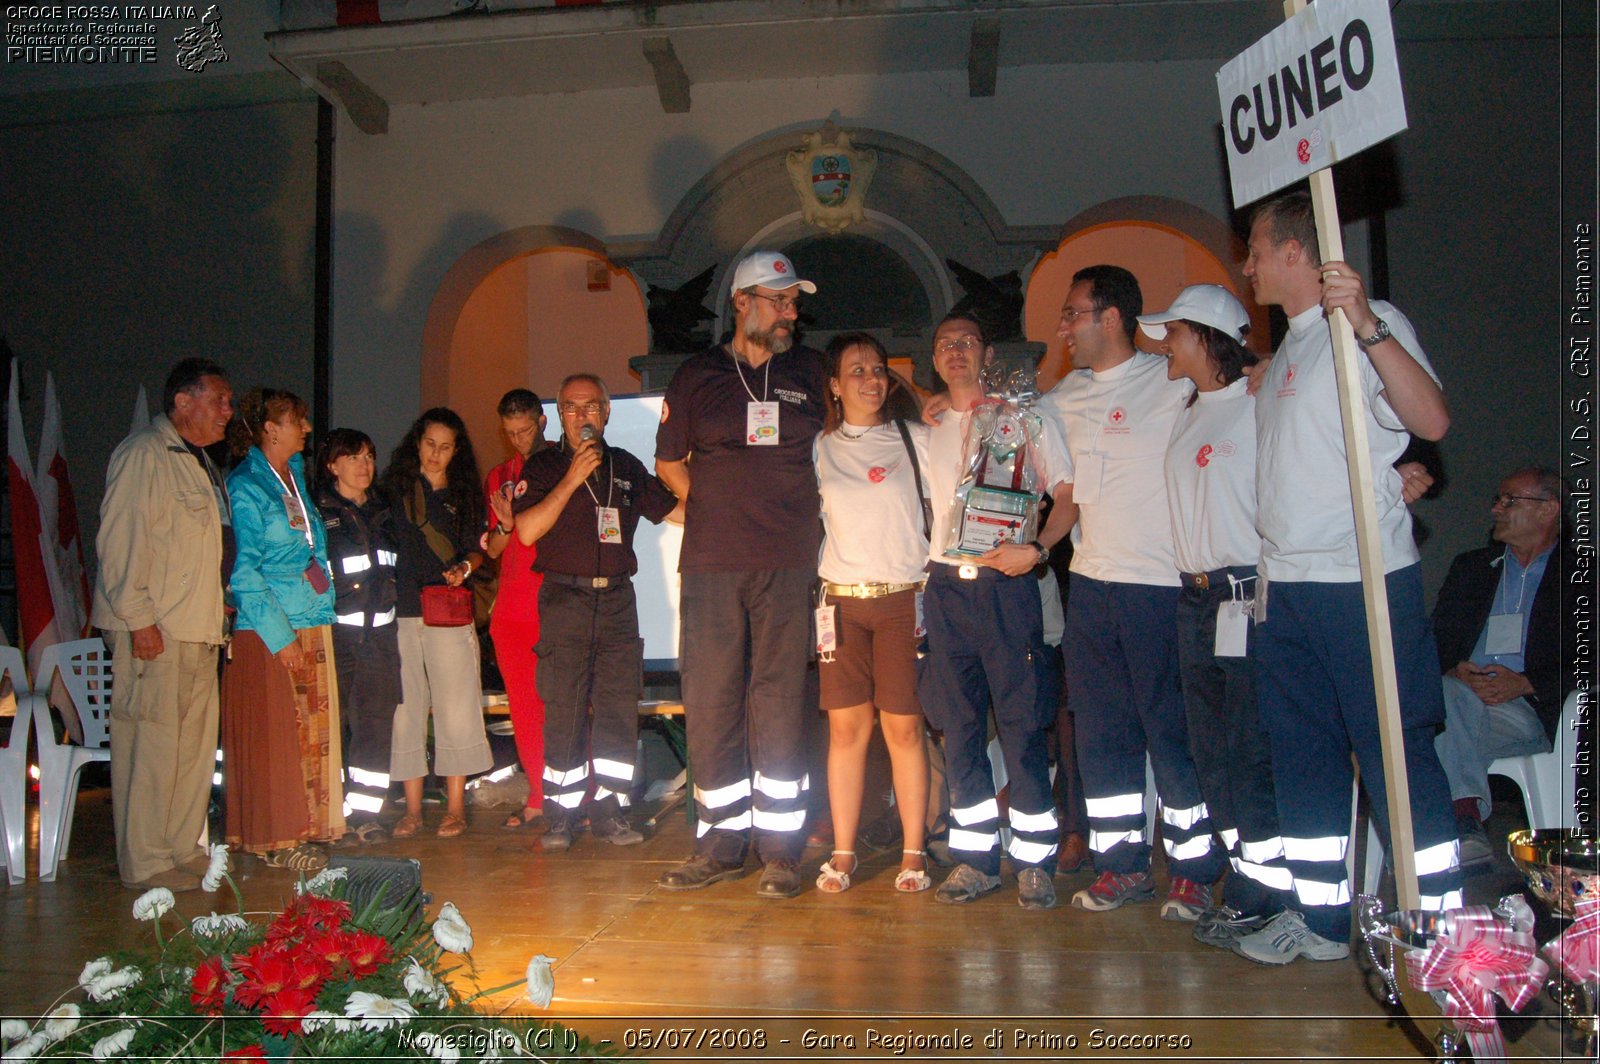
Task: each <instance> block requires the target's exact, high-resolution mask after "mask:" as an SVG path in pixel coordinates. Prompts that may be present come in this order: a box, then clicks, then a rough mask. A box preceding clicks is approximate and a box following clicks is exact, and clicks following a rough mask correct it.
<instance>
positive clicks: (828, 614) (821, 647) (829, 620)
mask: <svg viewBox="0 0 1600 1064" xmlns="http://www.w3.org/2000/svg"><path fill="white" fill-rule="evenodd" d="M837 610H838V607H836V606H832V605H824V606H818V607H817V609H816V618H817V653H818V654H822V655H824V657H823V660H824V661H831V660H832V659H831V658H829V657H827V655H829V654H832V653H833V652H834V651H835V650H838V649H839V633H838V630H837V629H836V628H835V627H834V616H835V614H836V612H837Z"/></svg>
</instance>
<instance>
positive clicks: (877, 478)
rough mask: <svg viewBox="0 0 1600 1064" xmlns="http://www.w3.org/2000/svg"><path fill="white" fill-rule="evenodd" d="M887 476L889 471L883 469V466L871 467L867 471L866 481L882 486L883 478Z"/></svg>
mask: <svg viewBox="0 0 1600 1064" xmlns="http://www.w3.org/2000/svg"><path fill="white" fill-rule="evenodd" d="M888 475H889V471H888V470H887V469H885V468H883V466H873V467H872V468H871V469H869V470H867V479H868V480H870V481H872V482H873V483H874V484H882V483H883V478H884V477H886V476H888Z"/></svg>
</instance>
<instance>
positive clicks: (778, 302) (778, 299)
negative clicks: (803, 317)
mask: <svg viewBox="0 0 1600 1064" xmlns="http://www.w3.org/2000/svg"><path fill="white" fill-rule="evenodd" d="M750 294H751V295H753V296H755V297H756V298H757V299H765V300H766V301H767V302H768V303H771V304H772V309H773V310H776V311H777V312H778V313H779V314H787V313H789V312H790V311H791V310H792V311H794V312H795V313H796V314H798V313H799V312H800V300H799V299H797V298H795V297H794V296H769V295H767V294H766V293H765V292H751V293H750Z"/></svg>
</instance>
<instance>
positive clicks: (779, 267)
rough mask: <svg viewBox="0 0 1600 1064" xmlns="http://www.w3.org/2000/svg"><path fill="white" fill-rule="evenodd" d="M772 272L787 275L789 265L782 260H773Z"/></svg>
mask: <svg viewBox="0 0 1600 1064" xmlns="http://www.w3.org/2000/svg"><path fill="white" fill-rule="evenodd" d="M772 272H773V273H788V272H789V264H788V263H786V262H784V261H783V260H782V259H774V260H773V263H772Z"/></svg>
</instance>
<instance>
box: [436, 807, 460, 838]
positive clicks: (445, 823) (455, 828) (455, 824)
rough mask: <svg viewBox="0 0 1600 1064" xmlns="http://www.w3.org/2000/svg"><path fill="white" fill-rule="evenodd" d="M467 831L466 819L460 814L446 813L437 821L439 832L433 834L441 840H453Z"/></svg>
mask: <svg viewBox="0 0 1600 1064" xmlns="http://www.w3.org/2000/svg"><path fill="white" fill-rule="evenodd" d="M466 830H467V818H466V817H465V816H462V815H461V814H460V813H446V814H445V815H444V819H443V820H441V821H439V830H437V831H435V832H434V833H433V834H434V836H435V837H437V838H441V839H453V838H455V837H456V836H457V835H460V834H461V833H462V832H464V831H466Z"/></svg>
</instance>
